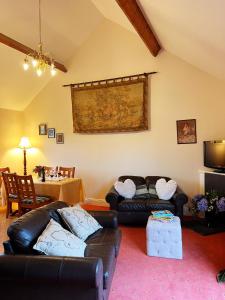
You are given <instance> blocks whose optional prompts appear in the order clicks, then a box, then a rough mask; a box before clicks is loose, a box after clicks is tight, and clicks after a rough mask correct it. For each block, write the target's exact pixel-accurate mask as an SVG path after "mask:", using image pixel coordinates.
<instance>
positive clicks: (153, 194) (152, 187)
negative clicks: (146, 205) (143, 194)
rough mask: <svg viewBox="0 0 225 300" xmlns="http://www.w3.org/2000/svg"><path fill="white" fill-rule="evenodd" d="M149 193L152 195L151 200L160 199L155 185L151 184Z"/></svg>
mask: <svg viewBox="0 0 225 300" xmlns="http://www.w3.org/2000/svg"><path fill="white" fill-rule="evenodd" d="M148 192H149V194H150V198H155V199H158V195H157V192H156V188H155V184H149V187H148Z"/></svg>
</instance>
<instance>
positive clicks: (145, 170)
mask: <svg viewBox="0 0 225 300" xmlns="http://www.w3.org/2000/svg"><path fill="white" fill-rule="evenodd" d="M68 69H69V70H70V71H69V72H68V74H66V75H65V74H58V76H57V77H56V78H54V79H53V80H51V82H50V83H49V84H48V85H47V86H46V87H45V88H44V89H43V90H42V91H41V93H40V94H39V95H38V96H37V97H36V98H35V99H34V100H33V102H32V103H31V104H30V105H29V106H28V107H27V109H26V110H25V111H24V117H25V130H26V134H28V135H29V136H30V137H31V139H32V143H33V144H34V145H36V147H37V148H38V149H39V150H40V151H39V154H37V155H34V156H33V157H32V161H30V162H29V167H30V168H31V167H33V166H34V165H35V164H49V165H56V164H62V165H65V166H73V165H74V166H76V168H77V176H79V177H82V178H83V180H84V184H85V190H86V194H87V196H88V197H93V198H104V195H105V193H106V192H107V191H108V189H109V187H110V186H111V185H112V183H113V182H114V181H115V180H116V178H117V177H118V176H119V175H123V174H133V175H142V176H146V175H165V176H169V177H172V178H174V179H175V180H176V181H177V182H178V184H179V185H180V186H181V187H182V188H183V189H184V191H185V192H187V193H188V194H189V195H192V194H194V193H196V192H197V191H198V185H199V175H198V170H199V169H200V168H202V164H203V157H202V141H203V140H208V139H209V140H210V139H220V138H225V126H224V125H223V123H224V110H225V87H224V82H223V81H219V80H218V79H215V78H214V77H212V76H210V75H208V74H207V73H204V72H202V71H200V70H198V69H196V68H195V67H193V66H191V65H189V64H187V63H186V62H184V61H182V60H180V59H178V58H176V57H175V56H173V55H171V54H169V53H168V52H162V53H161V54H160V55H159V56H158V57H157V58H153V57H152V56H151V54H150V53H149V51H148V50H147V49H146V47H145V46H144V44H143V43H142V42H141V41H140V39H139V37H138V36H136V35H134V34H133V33H131V32H128V31H126V30H125V29H123V28H122V27H120V26H119V25H116V24H114V23H112V22H110V21H105V22H104V23H102V24H101V26H99V27H98V28H97V30H96V31H95V32H94V33H93V34H92V35H91V36H90V37H89V39H88V40H87V41H86V42H85V43H84V44H83V45H82V46H81V47H80V48H79V49H78V50H77V52H76V53H75V55H74V57H73V59H72V60H71V62H70V65H69V68H68ZM148 71H158V74H156V75H154V76H152V78H151V79H150V81H151V88H150V90H149V102H151V106H150V112H149V119H150V122H151V130H149V131H145V132H139V133H127V134H125V133H124V134H91V135H90V134H89V135H88V134H74V133H73V129H72V113H71V99H70V90H69V88H63V87H62V84H64V83H71V82H82V81H89V80H96V79H104V78H110V77H117V76H123V75H129V74H136V73H143V72H148ZM186 118H187V119H188V118H196V119H197V134H198V143H197V144H192V145H178V144H177V141H176V120H179V119H186ZM42 122H46V123H47V124H48V126H49V127H55V128H56V130H57V131H58V132H64V134H65V144H64V145H56V143H55V140H54V139H48V138H47V136H39V135H38V124H39V123H42Z"/></svg>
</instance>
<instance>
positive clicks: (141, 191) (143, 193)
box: [133, 184, 149, 199]
mask: <svg viewBox="0 0 225 300" xmlns="http://www.w3.org/2000/svg"><path fill="white" fill-rule="evenodd" d="M133 198H134V199H137V198H139V199H148V198H149V192H148V189H147V185H146V184H141V185H138V186H137V187H136V192H135V195H134V197H133Z"/></svg>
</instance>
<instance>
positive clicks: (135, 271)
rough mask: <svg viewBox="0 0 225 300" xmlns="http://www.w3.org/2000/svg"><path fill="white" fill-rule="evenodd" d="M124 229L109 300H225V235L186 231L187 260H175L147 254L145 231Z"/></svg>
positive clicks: (185, 254) (92, 207) (97, 208)
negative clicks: (224, 274)
mask: <svg viewBox="0 0 225 300" xmlns="http://www.w3.org/2000/svg"><path fill="white" fill-rule="evenodd" d="M85 208H86V209H93V210H101V209H102V210H106V209H107V208H105V207H99V206H98V207H97V206H87V207H85ZM121 230H122V243H121V248H120V253H119V256H118V260H117V265H116V271H115V274H114V277H113V282H112V286H111V291H110V297H109V300H225V283H224V284H223V283H222V284H218V283H217V281H216V274H217V273H218V271H219V270H221V269H225V233H220V234H215V235H210V236H206V237H204V236H201V235H199V234H198V233H195V232H194V231H191V230H190V229H185V228H183V256H184V258H183V259H182V260H175V259H166V258H157V257H149V256H147V255H146V245H145V244H146V238H145V228H135V227H125V226H123V227H121Z"/></svg>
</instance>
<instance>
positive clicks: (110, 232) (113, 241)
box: [85, 228, 121, 256]
mask: <svg viewBox="0 0 225 300" xmlns="http://www.w3.org/2000/svg"><path fill="white" fill-rule="evenodd" d="M120 242H121V231H120V230H119V229H114V228H103V229H100V230H98V231H97V232H96V233H94V234H92V235H91V236H90V237H89V238H88V239H87V240H86V241H85V243H86V244H88V245H90V244H92V245H99V244H100V245H101V244H104V245H113V246H114V248H115V255H116V256H117V255H118V254H119V248H120Z"/></svg>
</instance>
